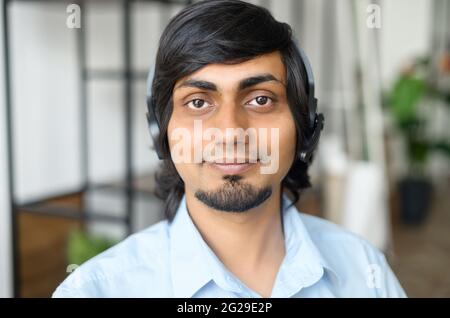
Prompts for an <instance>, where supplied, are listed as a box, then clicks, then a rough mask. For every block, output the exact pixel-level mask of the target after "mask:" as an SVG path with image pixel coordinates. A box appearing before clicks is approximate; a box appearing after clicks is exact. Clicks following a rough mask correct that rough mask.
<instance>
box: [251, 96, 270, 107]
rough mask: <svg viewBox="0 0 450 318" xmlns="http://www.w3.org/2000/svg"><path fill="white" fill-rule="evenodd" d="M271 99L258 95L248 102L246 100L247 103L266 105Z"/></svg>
mask: <svg viewBox="0 0 450 318" xmlns="http://www.w3.org/2000/svg"><path fill="white" fill-rule="evenodd" d="M271 101H272V98H270V97H268V96H258V97H255V98H253V99H252V100H251V101H250V102H248V104H249V105H253V106H266V105H268V104H270V102H271Z"/></svg>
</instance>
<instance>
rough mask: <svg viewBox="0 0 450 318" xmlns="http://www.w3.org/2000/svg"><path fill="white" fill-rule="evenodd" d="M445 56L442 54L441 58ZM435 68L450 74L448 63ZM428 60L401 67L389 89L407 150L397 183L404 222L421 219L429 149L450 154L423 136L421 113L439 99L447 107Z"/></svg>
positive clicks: (440, 142) (390, 105)
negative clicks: (401, 173) (405, 170)
mask: <svg viewBox="0 0 450 318" xmlns="http://www.w3.org/2000/svg"><path fill="white" fill-rule="evenodd" d="M448 59H449V55H448V54H446V55H444V58H443V59H442V60H444V61H445V60H447V61H448ZM440 66H441V68H439V69H438V71H439V72H440V73H441V74H446V75H447V76H448V74H449V73H450V72H449V71H450V68H448V64H445V63H441V65H440ZM434 69H435V68H433V65H432V62H431V59H429V58H424V59H417V60H416V61H415V62H414V63H413V65H411V66H410V67H408V69H406V70H404V71H403V72H402V73H401V74H400V76H399V77H398V79H397V80H396V82H395V84H394V87H393V89H392V90H391V92H390V94H389V96H388V100H387V106H388V108H389V110H390V111H391V113H392V115H393V118H394V122H395V124H396V126H397V128H398V130H399V131H400V132H401V134H402V136H403V138H404V141H405V144H406V151H407V158H408V161H409V162H408V169H407V171H408V172H407V174H406V175H405V176H404V177H403V178H402V180H400V182H399V189H398V190H399V198H400V200H399V201H400V213H401V217H402V220H403V221H404V222H405V223H408V224H420V223H422V222H423V221H424V220H425V217H426V215H427V211H428V208H429V205H430V201H431V196H432V185H431V182H430V180H429V178H428V176H427V173H426V165H427V159H428V158H429V155H430V152H431V151H443V152H444V153H446V154H447V155H448V156H449V157H450V151H449V149H450V145H449V143H448V142H447V141H445V140H433V139H431V138H430V137H429V136H428V135H427V129H426V128H427V125H429V124H430V123H429V122H427V120H426V118H424V116H423V111H421V108H422V110H423V108H424V107H426V109H425V110H426V111H432V106H433V102H435V101H436V99H441V100H443V101H444V102H445V104H446V105H447V106H448V105H449V104H450V98H449V97H450V94H449V90H448V87H447V89H442V87H441V88H438V86H437V81H436V80H435V78H431V79H430V74H433V70H434Z"/></svg>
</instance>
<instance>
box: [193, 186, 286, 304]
mask: <svg viewBox="0 0 450 318" xmlns="http://www.w3.org/2000/svg"><path fill="white" fill-rule="evenodd" d="M280 191H281V190H280V187H278V188H277V189H276V190H275V191H273V193H272V195H271V196H270V197H269V198H268V199H267V200H266V201H265V202H263V203H262V204H261V205H259V206H257V207H255V208H253V209H251V210H248V211H245V212H241V213H230V212H223V211H217V210H214V209H212V208H210V207H208V206H206V205H205V204H203V203H202V202H200V201H199V200H197V198H195V196H194V192H191V191H189V190H188V189H186V204H187V208H188V211H189V214H190V216H191V218H192V220H193V222H194V224H195V225H196V227H197V229H198V230H199V232H200V234H201V235H202V237H203V239H204V240H205V241H206V243H207V244H208V245H209V247H210V248H211V249H212V250H213V251H214V253H215V254H216V256H217V257H218V258H219V259H220V260H221V261H222V263H223V264H224V265H225V267H227V269H228V270H230V271H231V272H232V273H233V274H235V275H236V276H237V277H238V278H240V279H241V280H242V281H243V282H244V283H247V285H248V286H249V287H252V286H251V285H254V286H253V287H254V289H257V287H258V286H256V285H257V283H256V282H254V281H258V280H259V281H261V278H258V275H260V276H264V277H265V279H266V282H265V284H264V285H265V286H264V288H263V287H262V286H260V288H259V289H260V291H261V293H262V294H264V293H265V294H266V296H268V295H270V293H268V291H269V292H270V290H271V288H272V284H273V282H274V280H275V276H276V274H277V272H278V269H279V266H280V265H281V262H282V260H283V258H284V255H285V245H284V236H283V225H282V220H281V211H280V203H281V202H280V200H281V195H280ZM269 287H270V288H269ZM267 294H268V295H267Z"/></svg>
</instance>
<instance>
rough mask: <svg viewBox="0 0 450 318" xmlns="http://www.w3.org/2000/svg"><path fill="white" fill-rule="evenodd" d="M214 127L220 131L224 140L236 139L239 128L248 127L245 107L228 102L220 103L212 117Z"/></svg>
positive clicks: (232, 140)
mask: <svg viewBox="0 0 450 318" xmlns="http://www.w3.org/2000/svg"><path fill="white" fill-rule="evenodd" d="M214 119H215V120H214V125H216V126H215V127H216V128H218V129H220V130H221V131H222V134H223V136H224V138H225V140H224V142H227V141H228V142H233V143H235V142H236V141H237V137H238V130H239V128H241V129H243V130H246V129H247V128H248V118H247V114H246V111H245V109H244V108H243V107H242V106H241V105H237V104H234V103H228V104H226V105H222V107H220V109H219V111H218V112H217V113H216V116H215V118H214Z"/></svg>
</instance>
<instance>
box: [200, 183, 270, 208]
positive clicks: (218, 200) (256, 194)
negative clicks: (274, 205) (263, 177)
mask: <svg viewBox="0 0 450 318" xmlns="http://www.w3.org/2000/svg"><path fill="white" fill-rule="evenodd" d="M223 179H224V180H226V183H225V184H224V185H223V186H222V187H220V188H219V189H218V190H213V191H203V190H197V191H196V192H195V197H196V198H197V199H198V200H199V201H201V202H203V203H204V204H206V205H207V206H209V207H210V208H213V209H215V210H218V211H223V212H245V211H248V210H250V209H253V208H255V207H257V206H259V205H260V204H261V203H263V202H264V201H266V200H267V199H268V198H269V197H270V196H271V195H272V188H271V187H270V186H267V187H263V188H257V187H255V186H253V185H251V184H249V183H245V182H241V181H240V180H241V179H242V177H241V176H239V175H226V176H224V177H223Z"/></svg>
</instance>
